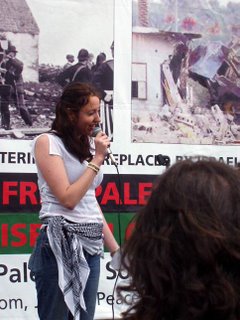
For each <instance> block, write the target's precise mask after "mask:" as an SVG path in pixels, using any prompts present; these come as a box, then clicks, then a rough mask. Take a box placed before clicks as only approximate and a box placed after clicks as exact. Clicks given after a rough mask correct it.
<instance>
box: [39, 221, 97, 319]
mask: <svg viewBox="0 0 240 320" xmlns="http://www.w3.org/2000/svg"><path fill="white" fill-rule="evenodd" d="M43 223H44V224H45V221H44V222H43ZM47 225H48V227H47V235H48V239H49V243H50V246H51V249H52V251H53V253H54V255H55V258H56V260H57V266H58V283H59V287H60V289H61V290H62V292H63V295H64V300H65V302H66V304H67V306H68V308H69V310H70V311H71V313H72V315H73V316H74V320H80V309H81V308H82V309H84V310H86V305H85V301H84V297H83V292H84V289H85V287H86V283H87V279H88V276H89V272H90V270H89V266H88V264H87V261H86V259H85V256H84V253H83V251H84V250H86V251H87V252H88V253H89V254H91V255H95V254H102V253H103V236H102V229H103V225H102V224H99V223H86V224H77V223H71V222H68V221H66V220H65V219H64V218H63V217H61V216H57V217H53V218H51V219H49V220H48V221H47Z"/></svg>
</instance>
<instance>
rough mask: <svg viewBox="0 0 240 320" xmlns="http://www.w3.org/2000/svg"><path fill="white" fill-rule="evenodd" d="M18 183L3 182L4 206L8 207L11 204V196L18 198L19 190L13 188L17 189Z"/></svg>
mask: <svg viewBox="0 0 240 320" xmlns="http://www.w3.org/2000/svg"><path fill="white" fill-rule="evenodd" d="M17 185H18V183H17V181H4V182H3V197H2V199H3V205H8V204H9V203H10V198H11V196H17V190H16V189H13V190H11V188H13V187H17Z"/></svg>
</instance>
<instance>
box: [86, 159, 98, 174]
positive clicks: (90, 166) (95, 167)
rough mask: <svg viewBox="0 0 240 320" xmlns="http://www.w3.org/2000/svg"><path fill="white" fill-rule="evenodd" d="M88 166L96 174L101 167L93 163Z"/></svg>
mask: <svg viewBox="0 0 240 320" xmlns="http://www.w3.org/2000/svg"><path fill="white" fill-rule="evenodd" d="M87 166H88V168H90V169H92V170H93V171H94V172H96V173H98V171H99V170H100V168H99V166H97V165H96V164H93V163H92V162H89V163H88V165H87Z"/></svg>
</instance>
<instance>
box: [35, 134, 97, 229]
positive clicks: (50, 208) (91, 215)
mask: <svg viewBox="0 0 240 320" xmlns="http://www.w3.org/2000/svg"><path fill="white" fill-rule="evenodd" d="M44 134H45V135H47V136H48V139H49V154H51V155H57V156H59V157H61V158H62V159H63V161H64V164H65V168H66V172H67V176H68V179H69V182H70V183H73V182H74V181H76V180H77V179H78V178H79V177H80V176H81V175H82V174H83V172H84V171H85V170H86V167H87V164H88V162H87V161H84V162H83V163H80V162H79V160H78V159H77V158H76V157H74V156H73V155H72V154H71V153H69V152H68V151H67V150H66V148H65V146H64V144H63V142H62V140H61V139H60V138H59V137H57V136H56V135H54V134H50V133H44ZM42 135H43V134H42ZM38 138H39V136H38V137H36V138H35V139H34V140H33V142H32V154H33V156H34V149H35V148H34V147H35V143H36V140H37V139H38ZM37 174H38V187H39V192H40V197H41V210H40V213H39V218H40V219H43V218H47V217H52V216H62V217H64V218H66V219H67V220H69V221H72V222H76V223H93V222H95V223H102V214H101V211H100V208H99V205H98V202H97V199H96V196H95V189H96V188H97V187H98V186H99V185H100V183H101V182H102V179H103V173H102V171H101V169H100V170H99V172H98V174H97V175H96V177H95V178H94V180H93V182H92V185H91V186H90V188H89V189H88V191H87V192H86V194H85V195H84V196H83V197H82V199H81V200H80V201H79V203H78V204H77V205H76V206H75V208H74V209H73V210H69V209H67V208H65V207H64V206H62V205H61V204H60V202H59V201H58V199H57V198H56V197H55V196H54V195H53V193H52V192H51V190H50V188H49V186H48V184H47V182H46V181H45V180H44V178H43V176H42V174H41V172H40V170H39V168H37Z"/></svg>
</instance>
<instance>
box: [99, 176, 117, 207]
mask: <svg viewBox="0 0 240 320" xmlns="http://www.w3.org/2000/svg"><path fill="white" fill-rule="evenodd" d="M111 200H112V201H115V203H116V204H119V192H118V189H117V186H116V184H115V183H114V182H109V183H108V184H107V186H106V189H105V192H104V194H103V197H102V202H101V204H102V205H104V204H106V203H107V202H108V201H111Z"/></svg>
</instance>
